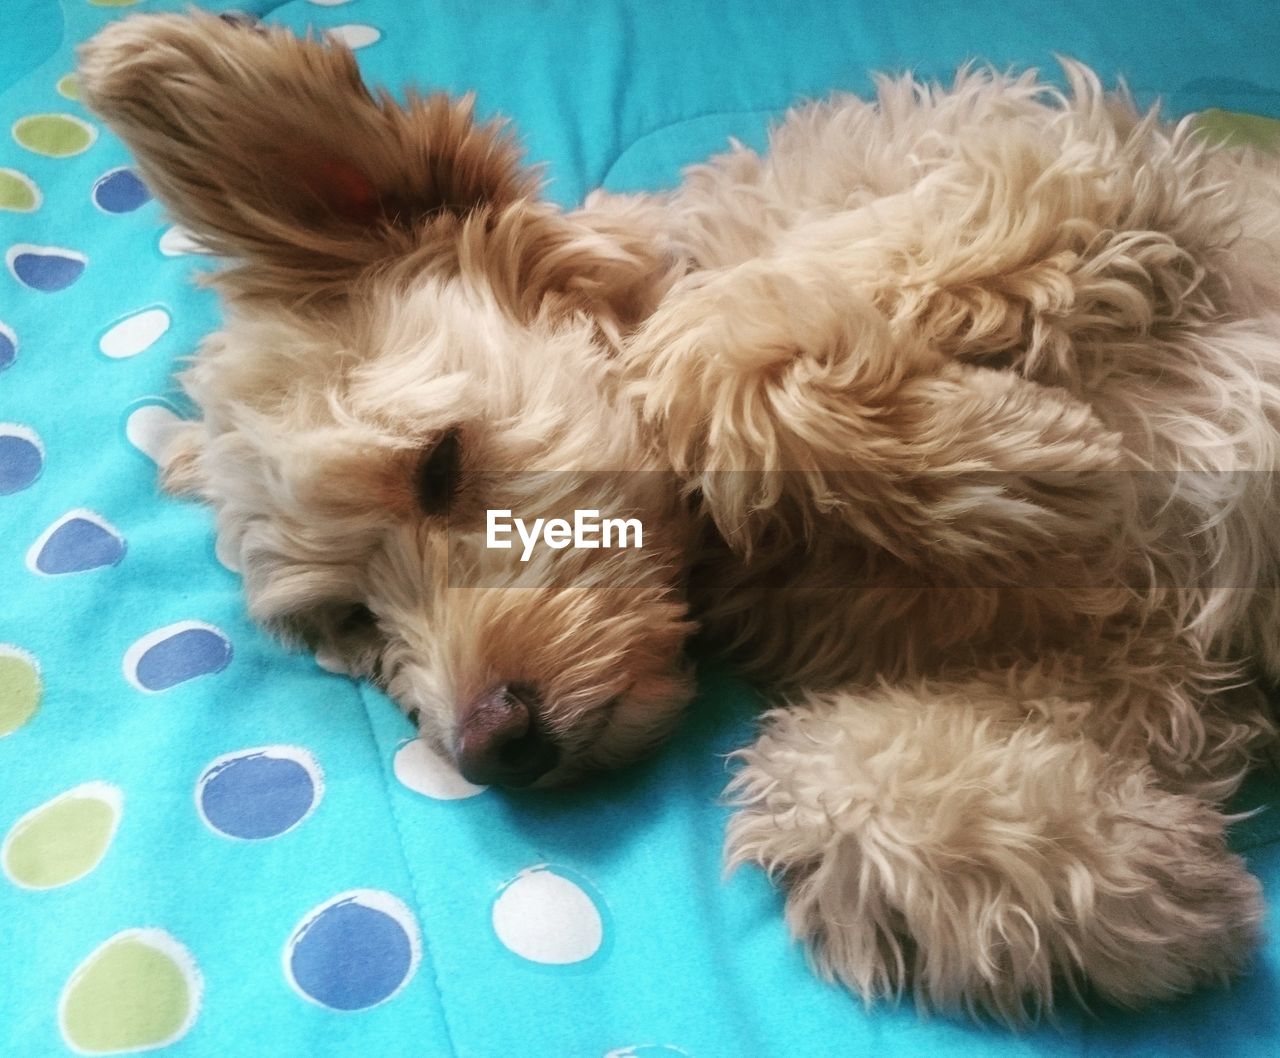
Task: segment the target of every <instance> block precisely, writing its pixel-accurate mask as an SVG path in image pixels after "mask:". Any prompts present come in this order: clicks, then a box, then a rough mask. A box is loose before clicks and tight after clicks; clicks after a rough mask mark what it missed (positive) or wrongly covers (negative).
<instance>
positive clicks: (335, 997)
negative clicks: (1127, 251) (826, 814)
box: [0, 0, 1280, 1058]
mask: <svg viewBox="0 0 1280 1058" xmlns="http://www.w3.org/2000/svg"><path fill="white" fill-rule="evenodd" d="M180 6H182V5H181V4H179V3H172V4H162V3H159V2H150V3H148V2H136V0H62V2H61V4H58V3H54V2H52V0H8V2H7V3H6V4H5V5H4V14H3V17H2V21H3V28H4V32H3V34H0V130H2V131H0V135H2V136H3V143H2V144H0V253H3V256H4V267H3V269H2V270H0V424H2V425H0V643H2V644H3V645H2V646H0V839H2V841H3V845H2V848H0V868H2V870H0V1053H2V1054H4V1055H7V1056H14V1058H50V1056H57V1055H63V1054H70V1053H75V1054H117V1053H134V1052H139V1051H147V1050H156V1049H159V1050H162V1051H163V1052H164V1053H165V1054H166V1055H173V1056H174V1058H179V1056H182V1058H196V1056H204V1058H215V1056H216V1058H225V1056H229V1055H265V1056H295V1055H296V1056H311V1058H315V1056H330V1055H332V1056H351V1055H368V1056H370V1058H401V1056H404V1058H409V1056H414V1058H435V1056H450V1055H458V1056H465V1058H499V1056H507V1055H519V1056H521V1058H605V1056H609V1058H659V1056H677V1055H679V1056H686V1058H767V1056H775V1055H776V1056H798V1058H823V1056H833V1058H834V1056H841V1058H846V1056H849V1055H863V1054H872V1053H874V1054H876V1055H880V1056H886V1058H888V1056H899V1055H900V1056H917V1055H921V1054H933V1055H951V1054H954V1055H963V1054H981V1055H998V1056H1006V1055H1007V1056H1013V1055H1018V1054H1047V1055H1076V1054H1085V1053H1088V1054H1091V1055H1099V1054H1102V1055H1108V1054H1117V1055H1119V1054H1125V1055H1136V1054H1146V1055H1160V1056H1165V1058H1167V1056H1177V1055H1215V1056H1224V1055H1268V1056H1270V1055H1274V1054H1276V1053H1280V1014H1278V1013H1277V1011H1278V1010H1280V1003H1278V1002H1277V1001H1278V1000H1280V927H1277V925H1276V923H1275V922H1274V919H1273V922H1272V939H1271V940H1270V941H1269V942H1268V944H1267V946H1266V947H1265V948H1264V950H1263V951H1262V953H1261V954H1260V956H1259V958H1258V959H1257V961H1256V964H1255V967H1254V969H1253V970H1252V972H1251V973H1250V974H1249V975H1248V976H1247V977H1246V978H1244V979H1243V980H1241V981H1239V982H1237V983H1236V984H1235V986H1234V987H1232V988H1231V989H1229V990H1219V991H1209V992H1204V993H1202V994H1199V995H1196V996H1194V997H1192V998H1189V999H1187V1000H1184V1001H1182V1002H1178V1003H1173V1004H1168V1005H1166V1006H1163V1007H1161V1008H1158V1009H1155V1010H1150V1011H1146V1012H1144V1013H1141V1014H1120V1013H1113V1012H1097V1013H1095V1014H1093V1015H1091V1014H1088V1013H1085V1012H1083V1011H1080V1010H1075V1009H1067V1010H1065V1011H1064V1012H1063V1014H1062V1016H1061V1019H1060V1023H1059V1024H1058V1025H1057V1026H1048V1027H1044V1028H1041V1029H1038V1030H1036V1031H1034V1032H1031V1033H1027V1034H1023V1035H1009V1034H1007V1033H1005V1032H1003V1031H998V1030H995V1029H988V1028H982V1027H976V1026H973V1025H966V1024H957V1023H953V1022H951V1021H947V1020H945V1019H938V1018H934V1019H922V1018H921V1017H919V1016H917V1015H916V1013H915V1012H914V1011H913V1010H912V1009H911V1008H910V1005H909V1004H904V1005H902V1006H901V1007H899V1008H897V1009H893V1008H890V1007H887V1006H878V1007H874V1008H872V1009H867V1008H865V1007H863V1006H862V1005H861V1004H860V1003H858V1002H856V1001H855V1000H853V999H852V998H850V996H849V995H847V994H846V993H845V992H843V991H842V990H840V989H839V988H837V987H836V986H834V985H831V984H828V983H825V982H823V981H821V980H819V979H817V978H816V977H814V976H813V975H812V974H811V973H810V972H809V970H808V968H807V967H806V964H805V958H804V955H803V952H802V951H801V950H799V948H798V947H797V946H796V945H794V944H793V943H792V942H790V941H789V939H788V937H787V934H786V929H785V926H784V924H783V922H782V918H781V914H780V911H781V900H780V897H779V896H778V894H777V893H776V892H775V891H774V890H773V889H772V888H771V887H770V885H769V884H768V882H767V881H766V880H765V879H764V878H763V877H762V876H761V875H760V874H759V873H758V872H756V871H752V870H743V871H741V872H739V873H737V874H736V875H734V876H733V877H731V878H729V879H725V878H724V877H722V872H721V863H720V841H721V832H722V829H723V826H724V823H725V820H726V816H727V809H726V808H724V807H723V805H721V804H720V802H719V793H720V791H721V789H722V788H723V785H724V782H725V778H726V767H727V765H726V761H725V756H724V755H725V753H726V752H727V751H728V750H730V749H731V748H732V747H733V746H735V745H736V744H738V743H740V742H741V741H742V740H743V739H744V738H746V737H747V735H748V734H749V731H750V725H751V716H752V712H753V709H754V703H753V700H752V698H751V696H750V695H749V694H748V693H747V692H746V691H745V690H744V689H743V688H742V687H741V686H740V685H738V684H736V683H735V682H733V680H732V679H731V678H729V677H728V676H726V675H725V674H723V673H720V672H717V671H713V670H708V671H705V672H704V673H703V677H702V693H701V697H700V700H699V702H698V705H697V707H696V708H695V710H694V711H693V713H692V715H691V718H690V720H689V721H688V723H687V724H686V725H685V727H684V728H683V729H682V731H681V732H680V734H679V736H678V738H677V739H676V740H675V742H674V743H673V744H672V745H671V746H670V747H669V748H667V749H666V750H665V751H663V752H662V753H661V754H659V755H658V756H657V757H656V758H654V759H652V760H650V761H648V762H646V763H644V764H642V765H640V766H638V767H635V768H633V769H631V770H629V771H627V772H626V773H624V774H620V775H617V776H614V777H608V778H604V779H600V780H596V781H593V782H591V783H589V784H587V785H586V786H583V787H581V788H579V789H576V790H573V791H569V792H564V793H552V794H538V795H532V794H530V795H523V796H521V795H504V794H501V793H499V792H497V791H494V790H486V789H483V788H478V787H475V786H471V785H469V784H466V783H464V782H462V781H461V780H460V779H458V778H457V777H456V776H454V775H451V774H450V773H448V772H447V771H445V770H443V769H442V768H441V767H440V766H439V765H438V763H437V762H436V761H435V760H434V759H433V758H432V757H431V756H430V754H428V753H427V752H426V750H425V748H424V746H423V744H422V743H421V742H419V741H417V740H415V739H414V737H413V736H414V732H413V730H412V728H411V725H410V724H409V723H408V721H407V720H405V719H404V718H403V717H402V716H401V715H400V714H399V713H398V712H397V710H396V709H395V708H394V707H393V706H392V704H391V703H390V702H389V701H387V700H386V699H385V698H384V697H383V696H382V695H381V694H379V693H378V692H377V691H375V690H373V689H371V688H370V687H368V686H365V685H361V684H357V683H354V682H352V681H350V680H348V679H346V678H344V677H342V676H338V675H333V674H330V673H328V672H325V671H324V670H323V669H321V668H320V667H318V666H317V664H316V663H315V661H314V660H313V659H311V658H309V657H305V656H299V655H294V654H289V653H287V652H285V651H284V650H282V649H281V648H280V647H279V646H277V645H276V644H275V643H273V642H272V641H271V640H270V639H269V638H268V637H267V636H266V635H264V634H263V633H262V632H261V631H259V630H258V629H256V628H254V627H253V626H252V625H251V624H250V623H249V622H248V620H247V619H246V617H245V613H244V607H243V603H242V601H241V596H240V592H239V586H238V583H237V578H236V575H235V574H234V572H232V570H230V569H229V568H227V567H226V565H225V564H224V562H223V561H222V560H221V559H220V557H219V555H218V552H217V549H216V546H215V543H214V537H213V532H212V526H211V520H210V516H209V513H208V512H207V511H206V510H205V509H203V508H201V507H199V506H197V505H194V504H191V503H186V502H180V501H177V500H174V499H171V498H167V497H164V496H161V495H159V494H158V493H157V490H156V485H155V465H154V459H155V455H156V452H157V448H158V446H159V444H160V443H161V440H162V439H163V437H164V435H165V432H166V431H167V430H168V429H170V428H171V426H172V424H173V423H174V422H175V421H176V420H179V419H182V418H184V417H186V416H188V415H190V414H191V409H190V408H189V407H187V406H186V405H185V404H184V403H183V401H182V399H181V398H180V397H179V396H178V395H177V393H176V391H175V388H174V386H173V384H172V383H171V381H170V375H171V372H172V370H173V368H174V365H175V363H176V362H177V361H180V360H181V359H182V358H183V357H185V356H188V355H190V354H191V352H192V351H193V350H194V349H195V347H196V345H197V343H198V342H199V340H200V338H201V336H202V335H204V334H205V333H207V332H208V331H210V330H211V329H213V328H214V327H215V326H216V324H217V319H218V310H217V306H216V304H215V302H214V300H213V298H212V295H210V294H209V293H208V292H207V291H204V290H201V289H198V288H196V287H194V286H193V285H191V283H190V280H191V278H192V276H193V274H195V273H198V272H200V271H201V270H202V269H204V268H206V267H208V265H207V262H206V261H204V260H202V259H201V258H199V257H198V256H195V255H193V253H192V250H193V246H192V245H191V243H190V241H189V240H188V239H187V238H186V237H185V236H184V235H183V233H182V232H181V231H178V230H175V229H174V228H173V227H171V226H170V225H169V224H168V223H167V222H166V219H165V217H164V216H163V214H162V212H161V210H160V209H159V208H158V206H157V205H156V203H155V202H153V201H152V200H151V198H150V195H149V194H148V192H147V189H146V188H145V187H144V186H143V185H142V184H141V183H140V182H139V180H138V178H137V176H136V175H135V173H134V171H133V170H132V169H131V168H130V159H129V157H128V156H127V154H126V152H125V151H124V149H123V147H122V146H121V145H120V143H119V142H117V141H116V140H115V139H114V138H113V137H112V136H111V135H110V134H109V133H108V132H106V131H105V130H104V129H103V128H102V127H101V126H100V125H99V124H98V122H97V121H96V120H95V119H94V118H93V116H92V115H91V114H89V113H88V112H87V111H86V110H85V109H84V108H83V107H82V106H81V105H80V103H79V102H78V101H77V94H76V83H75V78H74V76H73V74H72V70H73V66H74V58H73V49H74V47H75V45H76V44H77V43H78V42H79V41H81V40H83V39H85V38H87V37H88V36H90V35H91V34H93V33H94V32H95V31H96V30H97V29H98V28H100V27H101V26H102V25H103V24H104V23H106V22H107V21H108V20H110V19H114V18H119V17H123V16H125V15H127V14H129V13H130V12H132V11H136V10H143V9H157V8H162V7H172V8H175V9H176V8H178V7H180ZM213 6H216V5H213ZM240 6H241V7H242V8H243V7H247V8H250V9H254V10H255V13H257V14H260V15H262V16H263V17H265V18H267V19H268V20H270V21H277V22H281V23H284V24H286V25H289V26H291V27H293V28H295V29H297V30H300V31H301V30H304V29H306V28H307V27H314V28H315V29H317V30H320V31H325V32H329V33H332V34H334V35H336V36H338V37H340V38H342V39H344V40H346V41H347V42H348V43H349V44H350V45H351V46H352V47H354V48H356V49H357V55H358V56H359V58H360V61H361V63H362V65H363V67H364V69H365V72H366V74H367V76H368V78H369V79H370V80H371V81H373V82H376V83H381V84H386V85H388V86H391V87H392V88H398V87H399V86H401V85H403V84H405V83H406V82H415V83H418V84H420V85H424V86H428V87H441V88H446V89H450V90H455V91H462V90H472V89H474V90H475V91H476V92H477V93H478V97H479V101H480V107H481V109H482V110H483V111H484V112H486V113H490V112H502V113H505V114H508V115H510V116H511V117H512V118H514V120H515V122H516V125H517V127H518V128H519V130H520V132H521V135H522V138H523V140H524V142H525V143H526V145H527V147H528V151H529V154H530V156H531V157H532V158H533V159H535V160H537V161H540V162H545V163H546V165H547V169H546V175H547V177H548V179H549V194H551V195H552V196H553V197H554V198H555V199H556V200H558V201H560V202H562V203H566V204H568V203H572V202H574V201H576V200H577V199H579V198H580V197H581V196H582V195H583V194H584V193H585V192H586V191H587V190H589V189H590V188H591V187H592V186H595V185H600V184H603V185H605V186H608V187H610V188H613V189H616V190H627V189H635V188H645V187H650V188H652V187H661V186H663V185H667V184H670V183H671V182H673V181H674V180H675V179H676V177H677V173H678V170H679V167H680V166H681V165H683V164H685V163H687V162H689V161H692V160H695V159H697V158H699V157H702V156H703V155H705V154H707V153H709V152H711V151H713V150H715V149H717V148H719V147H721V146H722V145H723V144H724V143H725V141H726V139H727V137H728V136H730V135H733V136H736V137H738V138H739V139H742V140H744V141H746V142H749V143H757V144H758V143H760V142H761V141H762V139H763V135H764V130H765V128H766V125H767V123H768V121H769V119H770V118H771V117H772V116H774V115H776V114H777V113H778V111H779V110H780V109H781V108H782V107H784V106H785V105H786V104H788V103H789V102H791V101H793V100H795V99H797V98H799V97H802V96H806V95H818V94H822V93H825V92H827V91H828V90H830V89H833V88H845V89H851V90H854V91H864V92H865V91H866V90H867V89H868V87H869V85H870V71H874V70H879V69H901V68H903V67H908V66H909V67H913V68H915V69H917V70H918V71H919V72H921V73H923V74H926V75H937V76H945V75H946V74H947V73H948V71H950V70H952V69H954V67H955V66H957V65H958V64H959V63H961V62H962V61H964V60H965V59H967V58H969V57H972V56H982V57H985V58H987V59H989V60H991V61H993V62H995V63H996V64H998V65H1006V64H1017V65H1029V64H1035V65H1040V66H1042V67H1045V68H1047V69H1051V68H1052V58H1051V51H1060V52H1064V53H1067V54H1072V55H1076V56H1078V57H1080V58H1082V59H1084V60H1085V61H1087V62H1089V63H1091V64H1093V65H1094V66H1096V67H1097V68H1098V69H1099V70H1100V71H1102V72H1103V74H1104V75H1106V76H1114V75H1117V74H1124V75H1126V76H1127V78H1128V80H1129V83H1130V84H1131V85H1132V86H1133V87H1134V88H1135V89H1136V90H1137V92H1138V93H1139V95H1140V96H1142V97H1144V98H1152V97H1153V96H1154V94H1156V93H1160V94H1162V95H1163V97H1164V100H1165V105H1166V107H1167V109H1168V111H1169V112H1170V113H1172V114H1181V113H1185V112H1189V111H1192V110H1208V111H1210V113H1209V114H1208V115H1207V116H1206V118H1205V120H1207V121H1213V122H1215V123H1217V124H1218V125H1220V126H1221V128H1222V129H1223V130H1224V131H1226V132H1229V133H1230V134H1232V135H1237V136H1241V137H1245V138H1251V139H1254V140H1255V141H1258V142H1264V141H1266V140H1268V139H1275V138H1277V137H1276V129H1277V127H1278V126H1276V125H1275V124H1274V123H1273V122H1271V121H1269V120H1267V119H1268V118H1277V117H1280V48H1278V47H1277V44H1280V8H1277V7H1276V6H1274V5H1269V4H1261V3H1256V2H1249V0H1217V2H1215V3H1213V4H1211V5H1206V4H1201V3H1196V2H1193V0H1186V2H1179V0H1167V2H1156V0H1133V2H1130V3H1125V4H1116V3H1114V2H1112V0H1079V2H1076V3H1071V4H1053V5H1047V4H1046V5H1032V4H1022V5H1006V4H1004V3H1000V2H998V0H971V2H969V3H966V4H939V5H936V6H935V7H934V8H932V9H930V10H929V11H928V12H927V13H926V5H925V4H923V3H920V2H913V3H870V2H867V0H852V2H849V3H843V4H835V3H829V2H824V0H735V2H733V3H723V4H693V3H682V2H680V0H648V2H645V3H639V2H630V0H595V2H593V3H591V4H582V3H580V2H577V0H539V2H534V0H504V2H500V3H499V2H493V0H417V2H414V3H403V2H401V0H310V2H304V0H296V2H293V3H287V4H284V5H282V6H277V7H275V8H272V7H271V6H270V5H269V4H267V3H261V2H259V3H257V4H254V3H252V2H251V3H242V4H241V5H240ZM1239 112H1248V114H1250V115H1252V116H1249V117H1239V116H1235V115H1238V114H1239ZM1276 800H1277V790H1276V787H1275V785H1274V784H1273V782H1272V780H1268V779H1259V780H1257V781H1256V782H1255V783H1254V788H1253V789H1252V790H1251V791H1250V792H1249V795H1248V796H1247V797H1245V798H1244V799H1243V800H1242V802H1241V804H1242V807H1248V806H1251V805H1262V806H1264V807H1263V809H1262V811H1261V812H1260V813H1258V814H1255V815H1254V816H1252V817H1251V818H1249V819H1247V820H1245V821H1243V822H1241V823H1239V824H1238V825H1237V826H1236V827H1235V830H1234V835H1233V840H1234V842H1235V844H1236V846H1237V847H1238V848H1240V849H1242V850H1244V852H1245V854H1246V855H1247V856H1248V857H1249V860H1250V863H1251V865H1252V867H1253V869H1254V870H1255V871H1257V872H1258V873H1259V875H1261V877H1262V878H1263V879H1264V881H1265V882H1266V885H1267V890H1268V895H1269V897H1270V899H1271V900H1272V902H1273V905H1275V906H1280V846H1278V845H1277V844H1276V839H1277V838H1278V837H1280V825H1278V824H1277V822H1276V815H1277V812H1276V809H1275V808H1274V807H1271V805H1272V803H1273V802H1274V801H1276Z"/></svg>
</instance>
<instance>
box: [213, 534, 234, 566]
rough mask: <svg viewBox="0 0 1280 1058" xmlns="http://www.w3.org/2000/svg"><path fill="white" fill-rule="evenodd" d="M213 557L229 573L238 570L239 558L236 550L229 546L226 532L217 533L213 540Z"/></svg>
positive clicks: (229, 541)
mask: <svg viewBox="0 0 1280 1058" xmlns="http://www.w3.org/2000/svg"><path fill="white" fill-rule="evenodd" d="M213 557H214V558H216V559H217V560H218V562H219V563H221V565H222V566H223V568H224V569H226V570H228V571H229V572H231V573H239V572H240V560H239V558H238V557H237V555H236V552H235V551H234V550H233V548H232V546H231V540H230V538H229V537H228V536H227V534H226V533H219V534H218V535H217V537H216V538H215V539H214V541H213Z"/></svg>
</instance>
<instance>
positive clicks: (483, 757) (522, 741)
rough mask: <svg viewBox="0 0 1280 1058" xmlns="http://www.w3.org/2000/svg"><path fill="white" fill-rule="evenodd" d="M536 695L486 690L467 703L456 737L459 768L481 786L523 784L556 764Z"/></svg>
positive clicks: (507, 687) (508, 687) (514, 689)
mask: <svg viewBox="0 0 1280 1058" xmlns="http://www.w3.org/2000/svg"><path fill="white" fill-rule="evenodd" d="M540 704H541V701H540V699H539V696H538V694H537V692H536V691H534V690H532V689H531V688H529V687H525V686H523V685H518V684H502V685H500V686H497V687H493V688H490V689H489V690H488V691H485V693H484V694H482V695H480V696H479V697H478V698H476V699H475V700H474V701H472V702H471V704H470V705H468V706H467V709H466V712H465V713H464V715H463V717H462V727H461V729H460V731H459V735H458V750H457V757H458V770H459V771H461V772H462V775H463V778H465V779H466V780H467V781H468V782H473V783H476V784H478V785H482V786H528V785H530V784H531V783H533V782H536V781H537V780H538V779H540V778H541V777H542V776H543V775H545V774H546V773H547V772H549V771H550V770H551V769H552V768H554V767H555V766H556V762H557V761H558V760H559V757H560V751H559V749H558V748H557V747H556V745H555V743H554V742H552V741H551V738H550V737H549V736H548V734H547V733H546V731H544V730H543V728H542V723H541V718H540V716H539V715H538V707H539V706H540Z"/></svg>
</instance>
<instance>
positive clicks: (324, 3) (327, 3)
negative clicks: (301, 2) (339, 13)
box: [307, 0, 351, 7]
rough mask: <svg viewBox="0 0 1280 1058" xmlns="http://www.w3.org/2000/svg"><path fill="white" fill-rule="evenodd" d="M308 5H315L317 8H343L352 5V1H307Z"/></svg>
mask: <svg viewBox="0 0 1280 1058" xmlns="http://www.w3.org/2000/svg"><path fill="white" fill-rule="evenodd" d="M307 3H309V4H315V5H316V7H341V6H342V5H343V4H349V3H351V0H307Z"/></svg>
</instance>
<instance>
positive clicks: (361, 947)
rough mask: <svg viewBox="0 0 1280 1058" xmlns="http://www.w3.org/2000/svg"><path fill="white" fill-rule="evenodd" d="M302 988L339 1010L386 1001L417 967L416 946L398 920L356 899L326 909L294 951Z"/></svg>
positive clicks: (292, 958)
mask: <svg viewBox="0 0 1280 1058" xmlns="http://www.w3.org/2000/svg"><path fill="white" fill-rule="evenodd" d="M289 968H290V970H291V971H292V973H293V979H294V981H295V982H296V983H297V985H298V987H299V988H300V989H301V990H302V991H303V992H305V993H306V994H307V995H309V996H310V997H311V998H312V999H314V1000H315V1001H316V1002H317V1003H321V1004H323V1005H324V1006H326V1007H332V1008H333V1009H334V1010H362V1009H364V1008H365V1007H371V1006H373V1005H375V1004H376V1003H381V1002H382V1001H383V1000H384V999H386V998H388V997H389V996H390V995H391V994H392V993H394V992H395V990H396V989H397V988H399V987H400V985H401V984H402V983H403V982H404V980H405V978H406V977H407V976H408V975H409V973H410V971H411V970H412V968H413V946H412V943H411V941H410V940H409V936H408V934H407V933H406V932H405V929H404V927H403V926H402V925H400V923H399V922H397V921H396V920H395V919H394V918H392V917H391V916H390V915H388V914H387V913H386V912H384V911H379V910H376V909H374V908H371V907H366V906H364V905H363V904H360V903H357V902H356V901H355V898H352V899H351V900H344V901H342V902H341V903H337V904H334V905H332V906H331V907H327V908H325V909H324V910H323V911H321V912H320V914H319V915H317V916H316V917H315V918H314V919H312V920H311V922H310V923H308V924H307V925H306V926H305V927H304V928H303V931H302V933H301V935H300V936H299V937H298V939H297V941H296V942H295V943H294V946H293V950H292V951H291V952H290V953H289Z"/></svg>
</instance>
